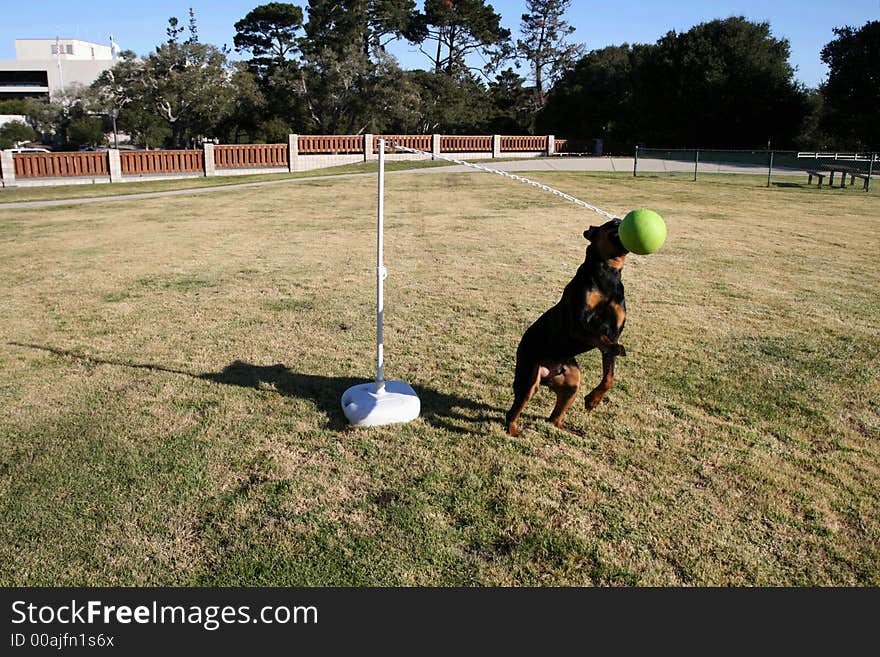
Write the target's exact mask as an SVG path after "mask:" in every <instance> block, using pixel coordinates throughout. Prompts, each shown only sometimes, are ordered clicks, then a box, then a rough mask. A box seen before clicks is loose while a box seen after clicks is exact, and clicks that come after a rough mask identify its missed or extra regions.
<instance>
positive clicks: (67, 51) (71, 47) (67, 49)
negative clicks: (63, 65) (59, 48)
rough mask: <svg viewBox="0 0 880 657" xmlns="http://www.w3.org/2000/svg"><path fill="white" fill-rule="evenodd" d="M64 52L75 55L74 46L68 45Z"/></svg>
mask: <svg viewBox="0 0 880 657" xmlns="http://www.w3.org/2000/svg"><path fill="white" fill-rule="evenodd" d="M64 51H65V52H66V53H67V54H68V55H72V54H73V44H70V43H68V44H67V45H66V46H64Z"/></svg>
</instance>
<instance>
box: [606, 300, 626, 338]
mask: <svg viewBox="0 0 880 657" xmlns="http://www.w3.org/2000/svg"><path fill="white" fill-rule="evenodd" d="M608 305H609V306H611V310H613V311H614V314H615V315H617V330H618V331H619V330H620V327H621V326H623V320H624V319H626V311H625V310H624V309H623V306H621V305H620V304H619V303H617V302H616V301H611V302H609V303H608Z"/></svg>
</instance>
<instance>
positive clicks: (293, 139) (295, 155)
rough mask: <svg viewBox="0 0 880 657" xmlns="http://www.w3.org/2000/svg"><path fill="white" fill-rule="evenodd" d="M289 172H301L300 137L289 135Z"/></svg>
mask: <svg viewBox="0 0 880 657" xmlns="http://www.w3.org/2000/svg"><path fill="white" fill-rule="evenodd" d="M287 170H288V171H289V172H290V173H293V172H294V171H299V135H287Z"/></svg>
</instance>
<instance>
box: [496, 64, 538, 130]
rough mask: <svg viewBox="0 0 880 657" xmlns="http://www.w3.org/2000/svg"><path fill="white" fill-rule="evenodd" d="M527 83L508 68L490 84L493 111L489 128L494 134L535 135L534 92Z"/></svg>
mask: <svg viewBox="0 0 880 657" xmlns="http://www.w3.org/2000/svg"><path fill="white" fill-rule="evenodd" d="M525 82H526V80H525V78H523V77H522V76H521V75H519V74H518V73H516V72H515V71H514V70H513V69H512V68H508V69H507V70H505V71H502V72H501V73H500V74H499V75H497V76H496V78H495V81H494V82H490V83H489V99H490V101H491V104H492V111H491V114H490V119H489V124H488V126H487V127H488V129H489V130H490V131H491V132H492V133H493V134H509V135H510V134H514V135H515V134H522V133H529V134H533V133H534V129H535V126H534V117H535V114H534V111H533V103H532V99H533V90H532V89H529V88H528V87H526V86H525Z"/></svg>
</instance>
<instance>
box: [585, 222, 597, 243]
mask: <svg viewBox="0 0 880 657" xmlns="http://www.w3.org/2000/svg"><path fill="white" fill-rule="evenodd" d="M597 230H599V227H598V226H590V227H589V228H587V230H585V231H584V239H586V240H589V241H590V242H592V241H593V237H594V236H595V235H596V231H597Z"/></svg>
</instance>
